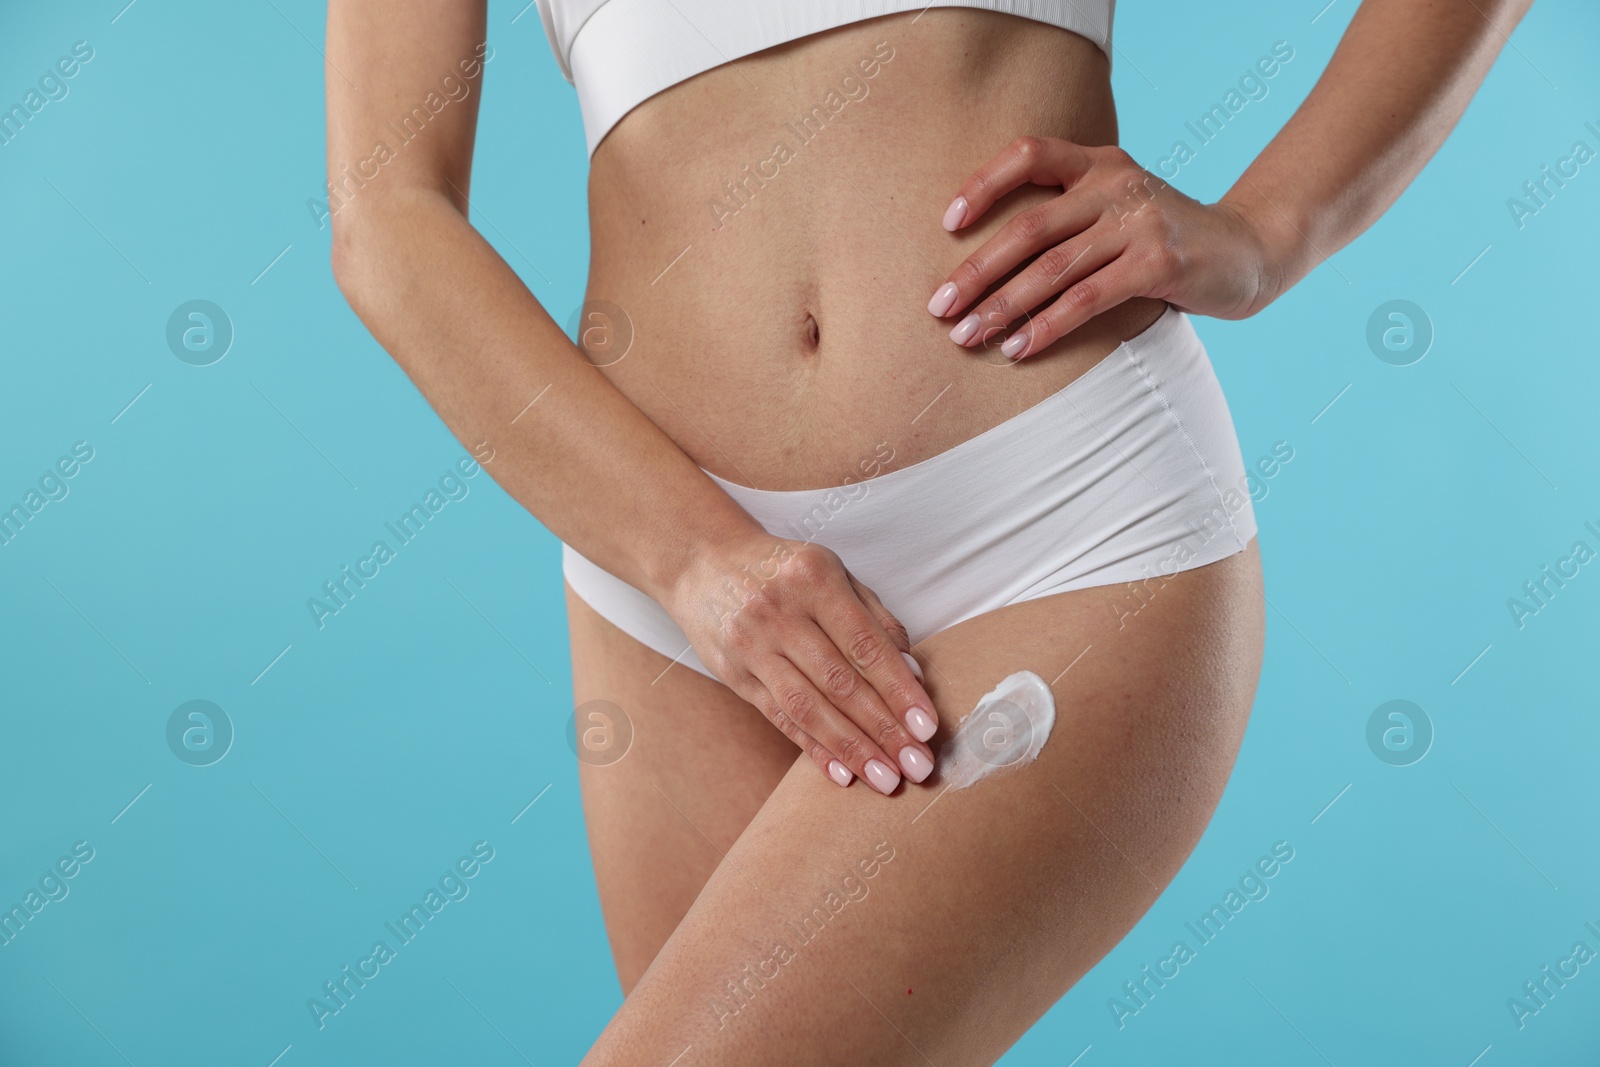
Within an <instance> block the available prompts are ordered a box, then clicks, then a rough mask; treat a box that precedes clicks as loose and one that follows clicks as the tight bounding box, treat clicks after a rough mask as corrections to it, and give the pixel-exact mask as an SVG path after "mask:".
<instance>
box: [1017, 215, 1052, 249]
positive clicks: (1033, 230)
mask: <svg viewBox="0 0 1600 1067" xmlns="http://www.w3.org/2000/svg"><path fill="white" fill-rule="evenodd" d="M1048 225H1049V222H1048V221H1047V220H1046V218H1045V213H1044V211H1043V210H1042V209H1041V208H1037V207H1030V208H1027V209H1025V210H1023V211H1019V212H1017V213H1016V214H1015V215H1013V216H1012V218H1011V232H1012V234H1013V235H1014V236H1016V237H1017V238H1019V239H1021V240H1023V241H1033V240H1036V239H1037V238H1039V237H1040V236H1041V235H1042V234H1043V233H1044V232H1045V229H1046V227H1047V226H1048Z"/></svg>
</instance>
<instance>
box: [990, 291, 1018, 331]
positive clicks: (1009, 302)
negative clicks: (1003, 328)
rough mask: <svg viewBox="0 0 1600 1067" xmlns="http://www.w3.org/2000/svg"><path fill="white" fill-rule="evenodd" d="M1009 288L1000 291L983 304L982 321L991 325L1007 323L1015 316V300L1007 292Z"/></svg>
mask: <svg viewBox="0 0 1600 1067" xmlns="http://www.w3.org/2000/svg"><path fill="white" fill-rule="evenodd" d="M1009 289H1010V286H1007V287H1006V288H1005V289H1001V290H1000V291H999V292H997V293H995V294H994V295H993V296H991V297H990V298H989V299H988V300H986V301H984V303H983V321H984V322H986V323H989V324H991V325H993V324H996V323H1007V322H1010V321H1011V319H1012V318H1013V317H1014V316H1015V314H1016V299H1015V298H1014V297H1013V296H1012V295H1011V293H1010V292H1009Z"/></svg>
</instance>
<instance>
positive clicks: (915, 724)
mask: <svg viewBox="0 0 1600 1067" xmlns="http://www.w3.org/2000/svg"><path fill="white" fill-rule="evenodd" d="M906 729H907V730H909V731H911V736H912V737H915V738H916V739H917V740H918V741H927V740H928V738H930V737H932V736H933V735H934V734H936V733H938V731H939V720H937V719H935V718H934V717H933V716H932V715H929V714H928V713H927V712H926V711H924V710H923V709H921V708H917V707H914V708H912V709H911V710H909V711H907V712H906Z"/></svg>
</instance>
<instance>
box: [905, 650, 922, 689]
mask: <svg viewBox="0 0 1600 1067" xmlns="http://www.w3.org/2000/svg"><path fill="white" fill-rule="evenodd" d="M900 654H901V655H902V656H904V657H905V658H906V666H907V667H910V668H911V673H912V674H914V675H916V676H917V681H919V682H920V681H922V664H920V663H918V662H917V657H915V656H913V655H912V654H911V653H909V652H902V653H900Z"/></svg>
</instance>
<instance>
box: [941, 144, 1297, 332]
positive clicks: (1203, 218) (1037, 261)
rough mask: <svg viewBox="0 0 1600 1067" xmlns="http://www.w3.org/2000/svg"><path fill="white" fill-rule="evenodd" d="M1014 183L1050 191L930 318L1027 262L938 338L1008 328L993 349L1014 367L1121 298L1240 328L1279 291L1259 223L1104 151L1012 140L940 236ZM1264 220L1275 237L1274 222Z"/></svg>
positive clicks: (970, 187)
mask: <svg viewBox="0 0 1600 1067" xmlns="http://www.w3.org/2000/svg"><path fill="white" fill-rule="evenodd" d="M1024 184H1032V185H1043V186H1059V187H1061V189H1062V192H1061V195H1060V196H1058V197H1056V198H1055V199H1053V200H1047V201H1045V202H1044V203H1042V204H1038V205H1036V206H1034V207H1030V208H1027V209H1026V210H1024V211H1021V212H1018V213H1017V214H1016V215H1015V216H1013V217H1012V219H1011V220H1010V221H1009V222H1007V223H1006V224H1005V225H1004V226H1003V227H1001V229H1000V232H999V233H997V234H995V235H994V236H993V237H991V238H990V239H989V240H988V241H985V242H984V244H983V246H982V247H980V248H979V249H978V250H977V251H976V252H974V253H972V255H970V256H968V257H967V258H966V260H964V261H963V262H962V264H961V265H960V266H959V267H957V268H956V269H955V271H954V272H953V273H951V275H950V276H949V281H948V282H946V283H945V284H944V285H942V286H940V287H939V289H938V290H937V291H936V292H935V293H934V295H933V299H932V300H930V301H929V302H928V310H929V311H930V312H931V313H933V314H934V315H936V316H939V317H941V318H943V317H946V316H952V315H956V314H958V313H960V312H962V311H964V310H965V309H967V306H968V305H969V304H970V303H971V302H972V301H973V300H975V299H977V298H978V297H979V296H980V295H982V294H983V293H984V291H985V290H987V289H988V288H989V287H990V286H991V285H993V284H994V283H995V282H997V281H999V280H1000V279H1001V278H1003V277H1005V276H1006V275H1007V274H1008V273H1010V272H1011V271H1012V270H1014V269H1015V268H1016V267H1018V266H1021V265H1022V264H1023V263H1025V262H1026V261H1028V260H1030V259H1031V260H1032V262H1031V263H1029V264H1028V266H1027V267H1026V268H1025V269H1023V270H1022V271H1020V272H1018V273H1017V275H1016V276H1015V277H1014V278H1012V279H1011V280H1010V281H1008V282H1006V284H1005V285H1004V286H1002V287H1001V288H1000V289H999V290H997V291H996V292H994V293H992V294H990V295H989V296H988V297H987V298H986V299H984V300H982V301H980V302H979V303H978V304H977V305H976V306H974V307H972V308H971V309H970V310H966V313H965V314H962V315H961V316H960V321H959V322H957V324H956V327H955V329H954V330H952V331H951V333H950V338H951V340H953V341H955V342H956V343H957V344H960V345H963V346H965V347H973V346H976V345H984V346H985V347H987V346H989V345H991V344H992V343H993V342H994V340H995V338H996V337H997V336H998V335H1000V334H1002V333H1006V332H1008V331H1009V332H1010V336H1009V337H1008V338H1007V339H1006V340H1005V341H1004V343H1002V344H1001V345H1000V350H1001V352H1002V353H1003V354H1004V355H1006V356H1008V357H1010V358H1011V359H1020V358H1024V357H1026V356H1029V355H1033V354H1036V353H1038V352H1040V351H1041V350H1043V349H1044V348H1045V347H1046V346H1048V345H1049V344H1050V343H1051V342H1052V341H1054V340H1056V339H1057V338H1059V337H1062V336H1064V335H1065V334H1068V333H1071V332H1072V331H1073V330H1075V329H1077V328H1078V327H1079V326H1081V325H1083V324H1084V323H1085V322H1087V321H1089V320H1090V319H1092V318H1094V317H1095V316H1096V315H1098V314H1100V313H1101V312H1103V311H1106V310H1108V309H1110V308H1112V307H1115V306H1116V305H1118V304H1120V303H1122V302H1123V301H1125V300H1128V299H1130V298H1133V297H1141V296H1142V297H1152V298H1155V299H1160V300H1165V301H1167V302H1168V303H1170V304H1173V305H1175V306H1176V307H1177V308H1179V309H1180V310H1182V311H1190V312H1194V313H1196V314H1201V315H1211V316H1214V317H1216V318H1221V319H1242V318H1245V317H1246V316H1249V315H1253V314H1255V313H1256V312H1257V311H1260V310H1261V309H1262V308H1264V307H1266V306H1267V304H1269V303H1271V302H1272V300H1273V299H1275V298H1276V297H1277V296H1278V295H1279V294H1280V293H1281V291H1282V289H1281V286H1282V284H1283V280H1284V278H1285V276H1286V273H1287V272H1286V271H1285V269H1284V267H1283V266H1282V265H1281V263H1280V262H1279V257H1277V256H1275V255H1274V254H1273V252H1272V251H1271V249H1270V247H1269V246H1270V245H1271V244H1272V240H1271V238H1270V237H1269V234H1268V233H1267V232H1266V229H1265V228H1264V227H1263V226H1262V225H1261V222H1260V220H1256V219H1252V218H1250V217H1248V216H1247V215H1246V213H1245V212H1244V211H1242V210H1241V209H1239V208H1238V207H1236V206H1234V205H1231V204H1228V203H1226V202H1219V203H1215V204H1202V203H1200V202H1199V201H1198V200H1194V199H1191V198H1190V197H1187V196H1185V195H1183V194H1182V193H1180V192H1178V191H1177V190H1176V189H1174V188H1173V187H1172V186H1170V185H1168V184H1167V183H1166V182H1164V181H1162V180H1161V179H1160V178H1158V177H1156V176H1155V175H1154V174H1151V173H1150V172H1148V171H1146V170H1145V169H1144V168H1142V167H1140V166H1139V165H1138V164H1137V163H1135V162H1134V161H1133V157H1132V156H1130V155H1128V153H1127V152H1125V151H1123V150H1122V149H1121V148H1118V147H1116V146H1115V145H1105V146H1098V147H1090V146H1086V145H1080V144H1074V143H1073V142H1071V141H1063V140H1060V139H1059V138H1055V137H1019V138H1018V139H1017V140H1015V141H1013V142H1012V143H1011V144H1010V145H1008V146H1007V147H1006V148H1005V149H1004V150H1003V151H1001V152H1000V154H999V155H997V156H995V157H994V158H993V159H991V160H990V161H989V162H988V163H986V164H985V165H984V166H983V167H981V168H979V170H978V171H977V172H976V173H975V174H973V176H972V177H971V178H968V179H967V181H966V183H965V184H964V185H963V186H962V187H961V189H960V195H958V196H957V197H956V199H955V200H954V201H953V202H952V203H951V205H950V207H949V209H948V210H947V211H946V212H945V217H944V226H945V229H947V230H951V231H958V230H960V229H962V228H963V227H966V226H970V225H972V224H973V223H974V222H976V221H977V220H978V219H981V218H982V217H983V215H984V213H985V212H986V211H988V210H989V209H990V208H991V207H993V206H994V204H995V202H996V201H997V200H999V199H1000V198H1001V197H1002V196H1005V195H1006V194H1007V193H1009V192H1011V191H1012V190H1014V189H1016V188H1018V187H1019V186H1021V185H1024ZM1268 221H1271V222H1273V230H1274V231H1281V230H1282V229H1283V225H1284V222H1285V221H1286V220H1268ZM1013 326H1015V329H1013V328H1012V327H1013Z"/></svg>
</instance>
